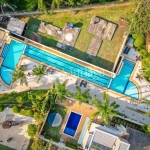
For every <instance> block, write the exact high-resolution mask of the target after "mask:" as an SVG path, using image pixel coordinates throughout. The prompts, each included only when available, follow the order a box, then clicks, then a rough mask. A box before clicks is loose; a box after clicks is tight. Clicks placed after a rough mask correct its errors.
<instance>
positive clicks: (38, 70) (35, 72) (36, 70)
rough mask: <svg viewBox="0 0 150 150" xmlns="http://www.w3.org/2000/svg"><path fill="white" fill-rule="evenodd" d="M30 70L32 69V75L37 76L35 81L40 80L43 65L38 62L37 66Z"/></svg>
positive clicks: (43, 73)
mask: <svg viewBox="0 0 150 150" xmlns="http://www.w3.org/2000/svg"><path fill="white" fill-rule="evenodd" d="M32 71H33V74H32V75H36V76H38V80H37V83H38V82H39V81H40V79H41V78H42V76H44V75H45V70H44V65H43V64H39V65H38V66H37V67H35V68H33V69H32Z"/></svg>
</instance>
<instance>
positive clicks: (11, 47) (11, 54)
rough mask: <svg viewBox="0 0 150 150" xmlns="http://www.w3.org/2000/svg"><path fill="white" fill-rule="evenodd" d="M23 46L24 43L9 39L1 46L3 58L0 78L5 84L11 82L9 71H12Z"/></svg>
mask: <svg viewBox="0 0 150 150" xmlns="http://www.w3.org/2000/svg"><path fill="white" fill-rule="evenodd" d="M24 47H25V44H24V43H22V42H18V41H15V40H11V42H10V44H5V46H4V48H3V51H2V54H1V57H3V58H4V60H3V63H2V65H1V78H2V79H3V81H4V82H5V83H6V84H7V85H10V83H11V80H12V77H11V75H10V73H13V72H14V70H15V68H16V66H17V64H18V62H19V60H20V57H21V54H22V52H23V50H24Z"/></svg>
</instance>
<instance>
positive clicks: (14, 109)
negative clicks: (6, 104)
mask: <svg viewBox="0 0 150 150" xmlns="http://www.w3.org/2000/svg"><path fill="white" fill-rule="evenodd" d="M12 111H13V112H14V113H19V112H20V111H21V108H20V107H19V106H13V108H12Z"/></svg>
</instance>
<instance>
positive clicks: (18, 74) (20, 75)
mask: <svg viewBox="0 0 150 150" xmlns="http://www.w3.org/2000/svg"><path fill="white" fill-rule="evenodd" d="M25 70H26V66H23V67H22V68H21V69H18V68H16V70H15V71H14V73H10V75H11V76H12V81H11V82H12V83H14V82H15V81H17V80H20V85H23V84H25V85H28V83H27V78H26V76H25V74H24V71H25Z"/></svg>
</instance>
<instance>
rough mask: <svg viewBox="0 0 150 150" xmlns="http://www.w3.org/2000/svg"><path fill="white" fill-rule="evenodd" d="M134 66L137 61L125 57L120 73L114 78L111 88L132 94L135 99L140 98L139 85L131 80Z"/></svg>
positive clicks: (128, 94)
mask: <svg viewBox="0 0 150 150" xmlns="http://www.w3.org/2000/svg"><path fill="white" fill-rule="evenodd" d="M134 66H135V63H133V62H131V61H129V60H126V59H124V60H123V66H122V68H121V71H120V73H119V74H118V75H116V77H115V78H114V79H112V82H111V84H110V89H112V90H114V91H117V92H119V93H122V94H125V95H127V96H130V97H132V98H134V99H138V90H137V87H136V86H135V85H134V84H133V83H132V82H130V81H129V78H130V75H131V73H132V71H133V68H134Z"/></svg>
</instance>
